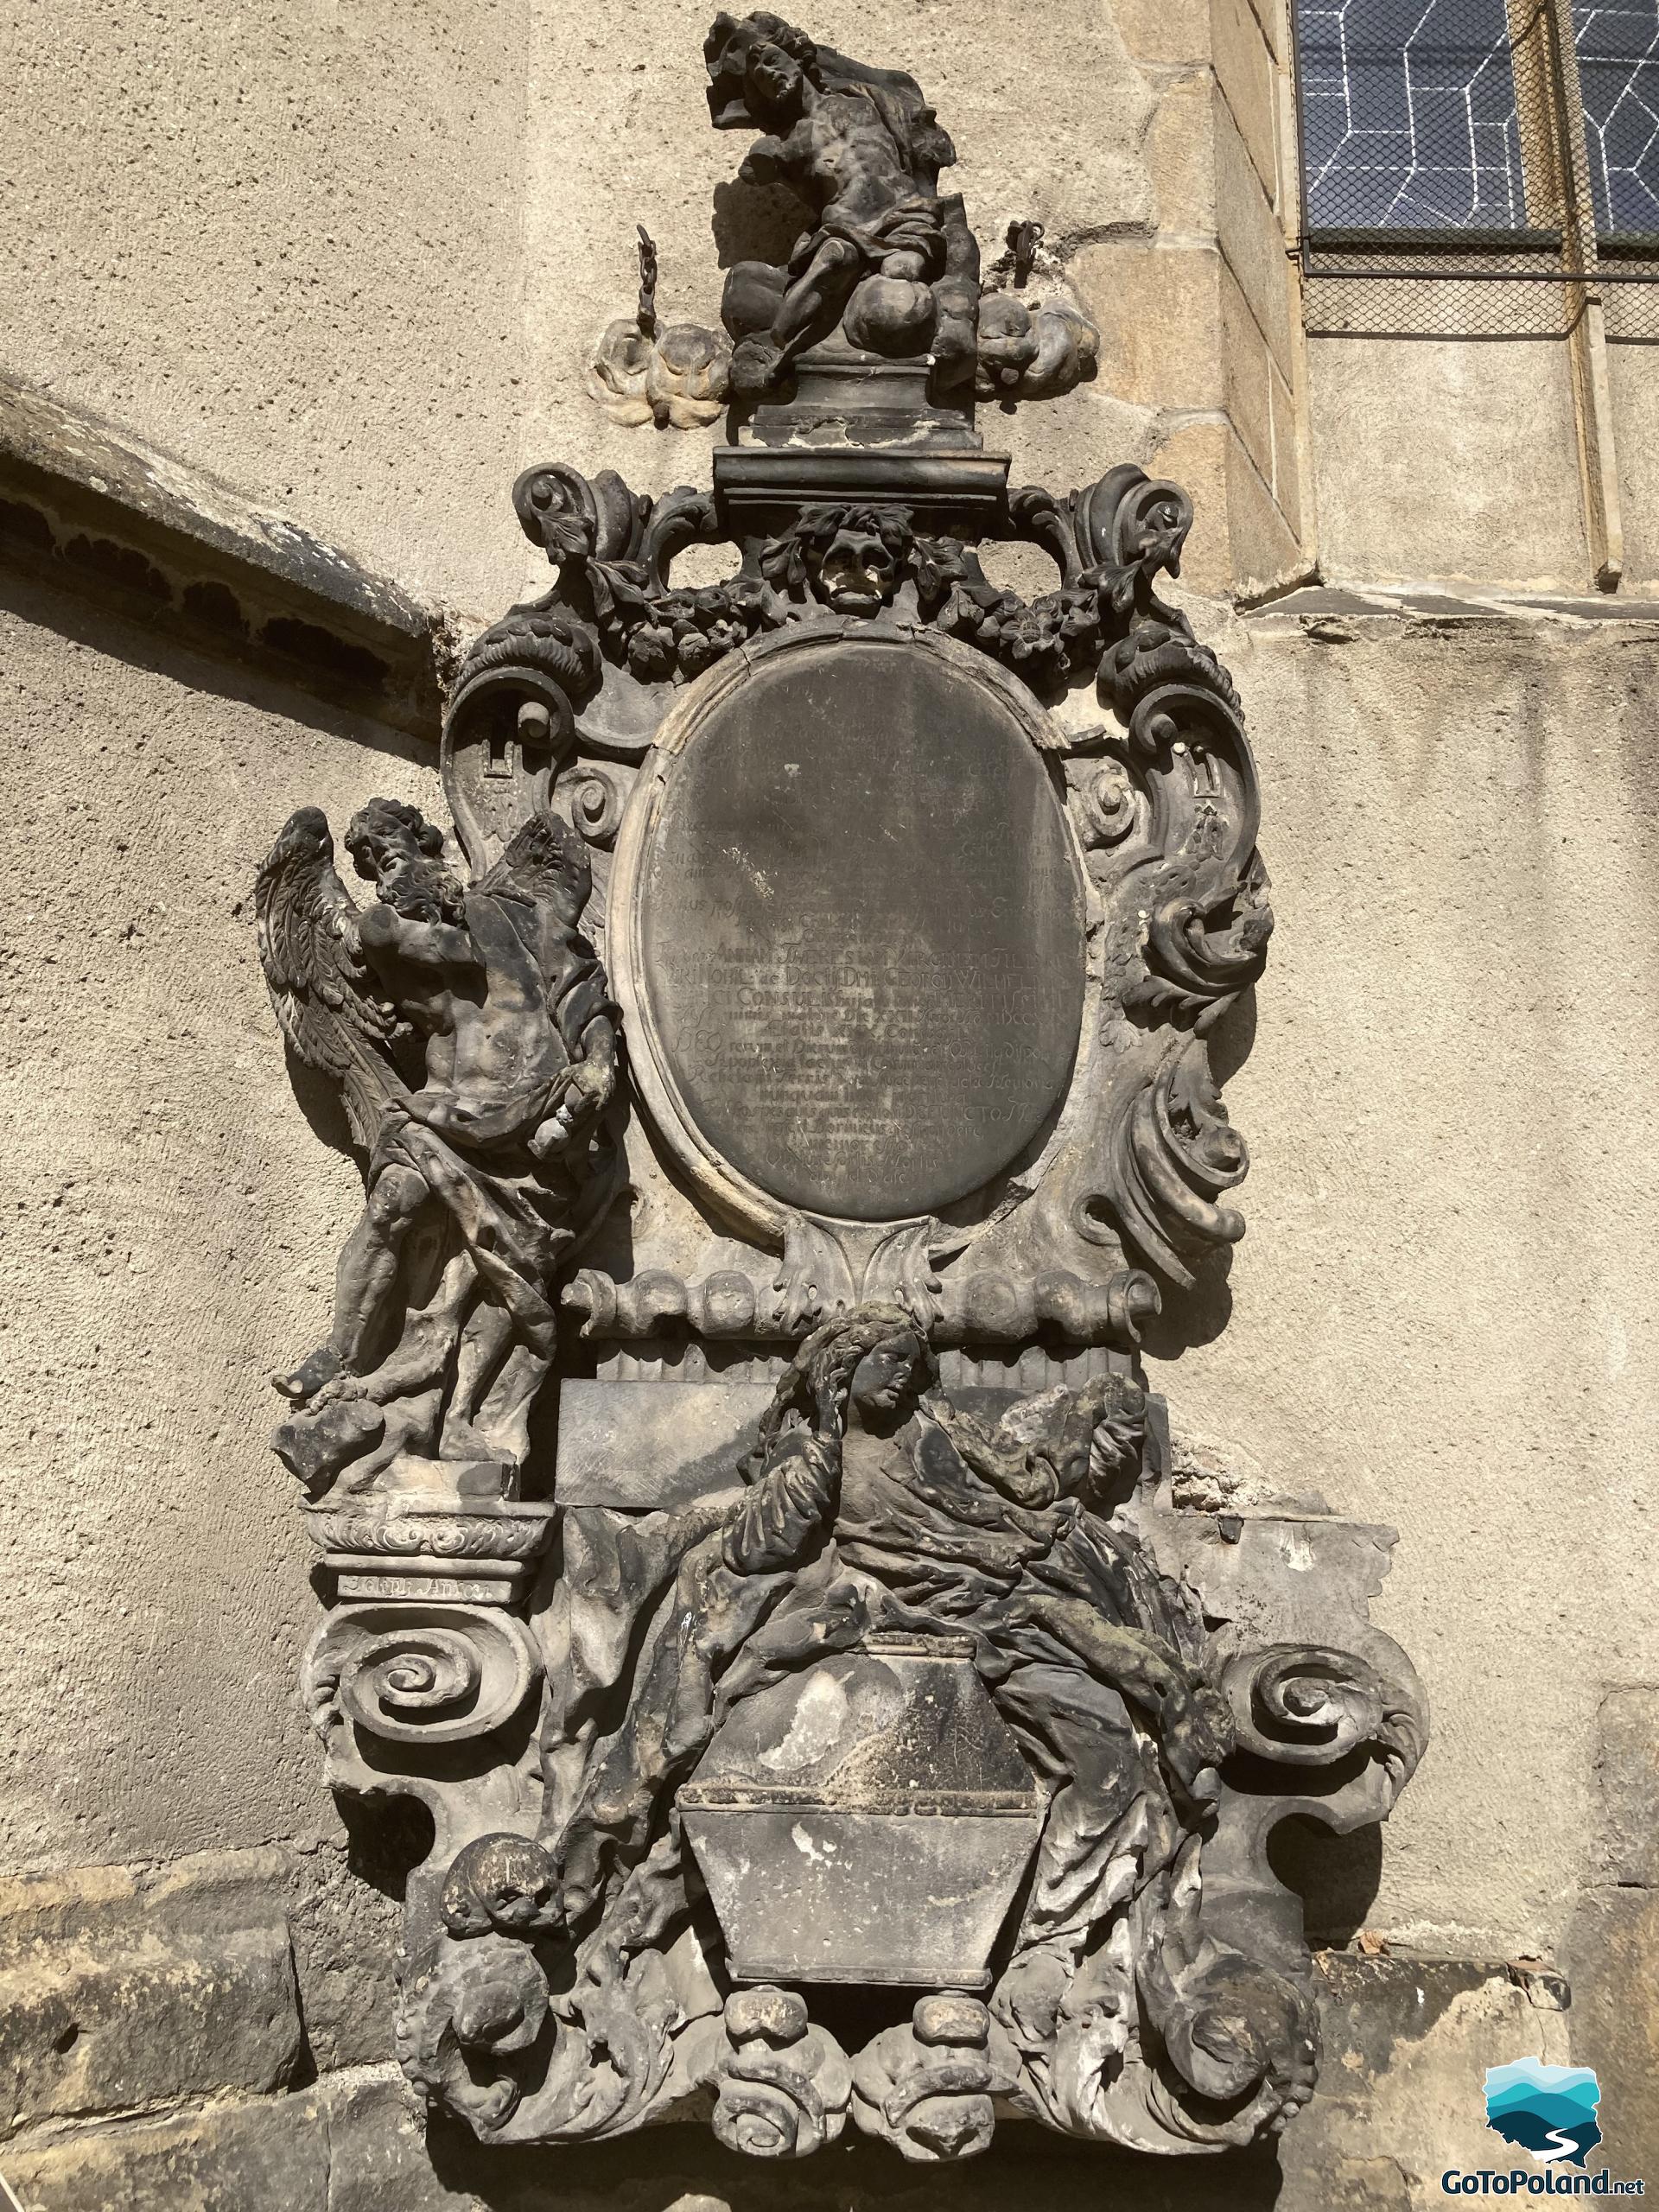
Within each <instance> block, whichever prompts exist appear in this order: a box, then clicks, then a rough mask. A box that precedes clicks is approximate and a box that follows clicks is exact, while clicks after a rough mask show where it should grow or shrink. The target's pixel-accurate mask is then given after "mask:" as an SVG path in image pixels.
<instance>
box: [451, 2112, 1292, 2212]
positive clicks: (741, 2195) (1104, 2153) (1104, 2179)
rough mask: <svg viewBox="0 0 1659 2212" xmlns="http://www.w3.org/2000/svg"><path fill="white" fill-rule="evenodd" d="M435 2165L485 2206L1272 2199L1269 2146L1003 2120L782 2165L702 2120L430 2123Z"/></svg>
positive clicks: (710, 2209) (1185, 2205) (702, 2209)
mask: <svg viewBox="0 0 1659 2212" xmlns="http://www.w3.org/2000/svg"><path fill="white" fill-rule="evenodd" d="M428 2140H429V2149H430V2152H431V2157H432V2164H433V2167H434V2170H435V2172H436V2173H437V2175H438V2177H439V2178H440V2179H441V2180H442V2181H443V2182H444V2183H446V2184H447V2185H448V2187H449V2188H451V2189H454V2190H463V2191H466V2190H470V2191H471V2192H472V2195H473V2196H474V2200H475V2201H476V2202H478V2203H479V2204H480V2205H482V2206H484V2207H486V2208H487V2212H553V2208H554V2207H555V2206H556V2207H557V2208H558V2212H669V2208H670V2207H671V2206H678V2207H679V2208H680V2212H721V2208H729V2212H777V2208H778V2206H779V2203H780V2202H784V2201H786V2202H787V2203H788V2205H789V2207H790V2212H863V2209H864V2208H865V2207H871V2208H876V2207H882V2208H886V2207H892V2208H893V2212H937V2208H938V2206H940V2205H941V2204H942V2203H944V2202H948V2203H949V2205H950V2212H1007V2208H1008V2207H1009V2206H1010V2205H1011V2204H1029V2205H1032V2206H1040V2207H1042V2208H1043V2212H1074V2209H1075V2212H1100V2208H1102V2207H1109V2206H1112V2205H1124V2206H1129V2205H1133V2206H1134V2207H1135V2212H1213V2208H1214V2207H1215V2206H1216V2205H1217V2204H1224V2205H1226V2206H1227V2208H1228V2212H1264V2208H1267V2207H1270V2206H1273V2205H1275V2204H1276V2203H1277V2202H1278V2201H1279V2193H1280V2190H1281V2186H1282V2183H1283V2176H1282V2174H1281V2170H1280V2164H1279V2158H1278V2154H1277V2152H1276V2150H1269V2151H1268V2152H1266V2153H1265V2154H1264V2153H1263V2152H1259V2151H1251V2152H1224V2153H1223V2154H1222V2155H1221V2156H1220V2157H1219V2158H1143V2157H1139V2156H1137V2155H1136V2154H1135V2152H1124V2151H1115V2150H1110V2149H1108V2148H1107V2147H1106V2146H1105V2145H1101V2144H1096V2143H1074V2142H1070V2141H1068V2140H1067V2139H1065V2137H1063V2136H1057V2135H1052V2134H1051V2133H1048V2131H1047V2130H1046V2129H1044V2128H1039V2127H1037V2126H1033V2125H1030V2124H1028V2123H1026V2122H1021V2121H1015V2122H1013V2123H1011V2124H1010V2123H1005V2124H1004V2125H1003V2126H1001V2127H1000V2128H999V2130H998V2132H997V2135H996V2139H995V2142H994V2143H993V2145H992V2146H991V2148H990V2149H989V2151H988V2152H986V2153H985V2155H984V2156H983V2157H982V2158H974V2159H971V2160H969V2162H968V2163H967V2164H964V2165H960V2166H951V2167H949V2168H944V2167H940V2166H937V2165H909V2164H906V2162H905V2161H904V2160H903V2159H902V2158H899V2157H898V2156H896V2155H895V2153H894V2152H893V2151H892V2150H891V2149H889V2147H888V2146H887V2145H886V2144H884V2143H873V2142H871V2141H870V2140H869V2139H868V2137H865V2136H860V2135H854V2134H852V2133H850V2132H849V2134H847V2135H846V2136H843V2137H842V2139H841V2141H840V2142H838V2143H834V2144H831V2145H829V2148H828V2149H826V2150H823V2151H820V2152H817V2155H816V2156H815V2157H813V2158H806V2159H803V2160H801V2161H800V2162H798V2163H796V2162H792V2161H791V2162H789V2163H787V2164H780V2163H779V2162H775V2161H772V2160H769V2159H760V2158H744V2157H742V2156H741V2155H740V2154H739V2153H738V2152H733V2151H727V2150H723V2149H722V2148H721V2145H719V2144H718V2143H717V2142H715V2139H714V2138H713V2136H711V2135H710V2134H709V2132H708V2130H707V2129H706V2128H704V2127H693V2126H668V2127H650V2128H646V2129H645V2130H644V2131H643V2132H642V2133H639V2134H637V2135H630V2136H625V2137H623V2138H621V2139H619V2140H618V2141H616V2142H614V2143H598V2144H590V2145H575V2144H573V2145H568V2146H566V2147H564V2148H562V2149H558V2150H555V2151H551V2152H550V2151H549V2150H547V2149H546V2148H545V2147H543V2148H540V2149H526V2150H523V2151H512V2150H505V2149H499V2148H496V2149H491V2150H488V2151H486V2150H484V2149H482V2148H481V2147H480V2145H479V2144H478V2143H477V2142H476V2141H474V2139H473V2138H472V2137H471V2136H470V2135H469V2134H467V2132H466V2131H465V2129H462V2128H458V2127H456V2126H454V2124H453V2123H441V2122H439V2121H436V2120H435V2121H434V2122H433V2123H432V2127H431V2133H430V2135H429V2139H428Z"/></svg>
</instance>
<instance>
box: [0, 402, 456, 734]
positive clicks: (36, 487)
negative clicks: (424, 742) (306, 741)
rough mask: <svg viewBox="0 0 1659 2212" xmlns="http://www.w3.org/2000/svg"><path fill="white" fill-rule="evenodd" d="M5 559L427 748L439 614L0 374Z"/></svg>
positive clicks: (197, 476)
mask: <svg viewBox="0 0 1659 2212" xmlns="http://www.w3.org/2000/svg"><path fill="white" fill-rule="evenodd" d="M0 555H3V556H4V557H5V558H7V559H8V560H10V562H11V563H12V564H13V565H15V566H18V567H22V568H23V569H26V570H28V571H29V573H31V574H35V575H40V576H41V577H42V578H43V579H45V580H49V581H53V582H59V583H60V584H69V585H72V586H73V587H74V588H77V589H79V590H80V591H82V592H83V593H86V594H89V595H90V596H92V597H94V598H97V599H99V600H101V601H105V602H108V603H110V604H111V605H113V606H114V607H116V608H117V609H118V611H119V612H120V613H123V614H125V615H127V616H129V617H132V618H136V619H137V620H140V621H142V622H143V623H144V624H146V625H147V626H151V627H154V628H156V629H160V630H163V631H165V632H168V633H169V634H171V635H175V636H178V637H181V638H182V639H184V640H185V641H186V642H188V644H190V645H194V646H195V647H196V648H197V649H198V650H200V651H206V652H211V653H213V654H214V655H216V656H218V657H219V658H227V657H228V658H234V659H236V660H238V661H243V662H250V663H251V664H254V665H256V666H257V667H260V668H262V669H264V670H265V671H268V672H270V673H271V674H274V675H277V676H279V677H285V678H286V679H287V680H288V681H289V682H290V683H297V684H299V685H300V686H302V688H303V689H304V690H308V691H310V692H312V693H314V694H315V695H316V696H320V697H322V698H325V699H327V700H328V701H329V702H331V703H332V704H335V705H339V706H342V707H346V708H347V709H353V710H354V711H357V712H360V713H364V714H368V715H374V716H375V717H377V718H378V720H380V721H387V722H390V723H391V724H392V725H393V726H394V727H396V728H399V729H404V730H407V731H409V732H410V733H411V734H414V735H416V736H420V737H427V738H430V739H432V740H433V741H435V740H436V737H437V734H438V718H439V714H440V711H441V706H442V683H443V680H444V677H445V676H446V674H447V671H448V664H449V661H450V659H451V658H452V645H451V640H450V636H449V625H448V618H447V617H446V616H445V615H444V614H443V613H441V612H439V611H438V610H435V609H433V608H430V607H423V606H420V605H418V604H417V603H416V601H414V600H412V599H410V597H409V596H408V594H406V593H404V591H402V590H400V589H399V588H398V587H397V585H396V584H393V583H391V582H387V581H386V580H385V578H384V577H381V576H377V575H373V574H372V572H371V571H370V570H368V569H365V568H363V567H361V566H360V565H359V563H357V562H356V561H354V560H353V558H352V557H351V556H350V555H349V554H347V553H345V552H342V551H341V550H340V548H339V547H337V546H333V545H328V544H326V543H323V541H322V540H321V539H320V538H316V537H312V536H311V534H310V533H309V531H305V530H302V529H301V528H299V527H298V526H297V525H296V524H293V523H289V522H286V521H283V519H282V518H280V517H278V516H276V515H271V514H269V513H266V512H264V511H262V510H261V509H259V508H257V507H254V506H251V505H249V503H248V502H247V501H246V500H245V499H244V498H243V497H242V495H241V494H240V493H238V492H236V491H234V490H233V489H232V487H231V486H229V485H227V484H225V483H223V482H221V481H220V480H219V478H217V477H215V476H213V475H210V474H208V473H207V471H205V470H202V469H198V468H196V467H193V466H192V465H191V464H189V463H188V462H186V461H181V460H179V459H178V458H176V457H175V455H172V454H167V453H163V452H162V451H161V450H160V449H159V448H155V447H151V446H148V445H145V444H144V443H143V442H141V441H140V440H138V439H137V438H135V437H133V436H131V435H130V434H129V433H127V432H126V431H124V430H121V429H117V428H116V427H115V426H114V425H113V424H111V423H105V422H103V421H101V420H100V419H99V417H98V416H94V415H90V414H86V413H84V412H82V411H80V410H77V409H74V408H71V407H67V406H65V405H64V404H62V402H60V401H59V400H56V399H54V398H52V397H49V396H48V394H46V393H44V392H41V391H35V390H34V389H33V388H31V387H29V386H28V385H22V384H18V383H16V382H15V381H13V380H11V379H10V378H0Z"/></svg>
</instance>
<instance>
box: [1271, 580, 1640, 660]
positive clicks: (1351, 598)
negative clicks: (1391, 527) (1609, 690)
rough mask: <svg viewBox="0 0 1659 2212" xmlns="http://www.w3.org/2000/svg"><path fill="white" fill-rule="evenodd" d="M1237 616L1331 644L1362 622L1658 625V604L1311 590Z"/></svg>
mask: <svg viewBox="0 0 1659 2212" xmlns="http://www.w3.org/2000/svg"><path fill="white" fill-rule="evenodd" d="M1239 611H1240V613H1241V614H1242V615H1243V617H1244V619H1245V620H1247V621H1248V622H1249V624H1250V626H1251V627H1252V628H1253V629H1254V628H1263V629H1265V628H1269V627H1274V626H1281V625H1288V624H1290V623H1293V622H1294V623H1300V624H1301V625H1302V626H1304V627H1305V628H1306V629H1307V631H1308V632H1309V633H1310V635H1312V636H1313V637H1314V638H1316V639H1320V640H1322V641H1323V642H1325V643H1327V644H1332V645H1341V644H1344V643H1346V642H1348V640H1349V639H1351V637H1354V636H1357V635H1359V634H1362V633H1361V632H1358V631H1357V630H1356V629H1354V628H1353V627H1352V626H1353V625H1355V624H1358V623H1365V622H1369V623H1376V622H1380V621H1386V622H1401V621H1408V622H1412V623H1414V624H1417V625H1419V626H1430V627H1433V626H1439V625H1441V624H1446V625H1452V626H1456V625H1467V624H1470V623H1476V622H1484V623H1493V622H1502V623H1508V624H1526V625H1530V626H1534V627H1538V626H1543V625H1545V624H1548V623H1555V624H1561V623H1565V624H1567V625H1569V626H1572V625H1578V626H1586V627H1597V628H1605V626H1607V625H1608V624H1610V623H1612V624H1620V623H1630V622H1638V623H1640V622H1651V623H1654V624H1656V625H1659V599H1635V598H1630V599H1619V598H1614V597H1611V596H1609V595H1607V594H1603V593H1595V594H1590V593H1586V594H1583V595H1582V596H1573V594H1568V593H1565V592H1506V591H1497V590H1493V589H1491V588H1489V587H1487V586H1484V585H1478V584H1471V585H1466V586H1459V585H1455V584H1449V583H1448V584H1433V583H1418V584H1370V583H1365V584H1309V585H1304V586H1302V587H1300V588H1298V589H1296V590H1294V591H1289V592H1285V593H1281V594H1280V595H1279V596H1278V597H1276V598H1273V599H1265V600H1262V601H1260V602H1259V603H1258V604H1256V605H1255V606H1254V607H1242V608H1241V609H1240V610H1239Z"/></svg>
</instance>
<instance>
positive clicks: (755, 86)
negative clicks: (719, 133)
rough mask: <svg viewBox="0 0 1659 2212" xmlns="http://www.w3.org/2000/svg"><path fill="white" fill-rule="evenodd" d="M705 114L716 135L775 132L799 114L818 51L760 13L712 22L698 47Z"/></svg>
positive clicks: (786, 25)
mask: <svg viewBox="0 0 1659 2212" xmlns="http://www.w3.org/2000/svg"><path fill="white" fill-rule="evenodd" d="M702 57H703V60H704V62H705V64H706V65H707V67H708V70H709V113H710V114H711V115H712V116H713V118H714V120H715V128H716V130H741V129H743V128H744V127H745V126H747V125H751V124H759V125H760V127H761V128H762V129H763V130H778V129H780V128H783V127H785V126H786V125H787V124H791V123H792V122H793V121H794V120H795V119H796V118H797V117H798V115H799V114H800V112H801V107H802V102H803V97H804V92H805V88H806V86H807V84H808V83H809V82H811V83H814V84H816V83H817V81H818V69H817V60H818V49H817V45H816V44H815V43H814V41H812V40H811V39H810V38H809V37H808V35H807V34H806V33H805V32H804V31H801V30H797V29H796V28H795V26H794V25H793V24H792V23H786V22H785V21H784V19H783V17H782V16H774V15H772V14H770V13H768V12H766V11H765V10H761V11H759V12H757V13H755V14H754V15H751V16H744V17H743V19H742V21H741V22H739V21H738V20H737V19H736V17H734V16H728V15H726V14H724V13H721V15H718V16H715V20H714V24H713V27H712V28H711V29H710V30H709V35H708V37H707V38H706V39H705V40H704V41H703V47H702Z"/></svg>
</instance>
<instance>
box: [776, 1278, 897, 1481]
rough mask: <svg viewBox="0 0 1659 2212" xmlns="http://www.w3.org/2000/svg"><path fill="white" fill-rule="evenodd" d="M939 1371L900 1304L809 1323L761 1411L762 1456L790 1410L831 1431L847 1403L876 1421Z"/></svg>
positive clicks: (892, 1414)
mask: <svg viewBox="0 0 1659 2212" xmlns="http://www.w3.org/2000/svg"><path fill="white" fill-rule="evenodd" d="M937 1381H938V1369H937V1367H936V1366H935V1363H934V1360H933V1355H932V1353H931V1351H929V1350H928V1345H927V1338H926V1337H925V1335H924V1334H923V1332H922V1331H921V1330H920V1329H919V1328H918V1326H917V1325H916V1323H915V1321H914V1319H912V1316H911V1315H910V1314H909V1313H906V1311H905V1309H904V1307H903V1306H860V1307H859V1308H858V1309H857V1310H856V1312H855V1313H843V1314H838V1315H837V1316H836V1318H835V1319H833V1320H829V1321H826V1322H824V1323H823V1325H822V1327H820V1328H817V1329H815V1330H814V1331H813V1332H812V1333H811V1335H810V1337H807V1338H805V1339H804V1341H803V1343H802V1344H801V1346H800V1349H799V1350H798V1351H797V1353H796V1354H795V1357H794V1358H793V1359H792V1360H791V1362H790V1363H789V1365H788V1366H787V1367H786V1368H785V1370H784V1372H783V1375H782V1376H781V1377H780V1378H779V1383H778V1388H777V1389H776V1390H775V1391H774V1392H773V1393H772V1403H771V1404H770V1405H769V1406H768V1407H767V1408H766V1413H765V1414H763V1415H762V1417H761V1421H760V1441H759V1444H758V1446H757V1452H756V1456H757V1459H762V1460H764V1459H765V1458H766V1453H767V1452H769V1451H770V1449H771V1447H772V1444H773V1442H774V1441H775V1440H776V1439H777V1437H778V1435H779V1432H780V1430H781V1429H782V1428H783V1427H784V1425H785V1421H788V1420H789V1419H790V1418H791V1415H794V1416H798V1418H799V1419H800V1420H802V1421H804V1422H805V1423H806V1424H807V1425H808V1426H809V1427H812V1428H814V1429H816V1430H817V1433H819V1435H821V1436H822V1435H829V1436H836V1437H838V1436H839V1435H840V1434H841V1433H842V1430H843V1429H844V1428H845V1427H846V1423H847V1414H848V1408H849V1403H850V1404H851V1405H852V1406H853V1407H854V1408H855V1409H856V1411H857V1412H858V1413H859V1414H861V1416H868V1417H869V1418H871V1419H873V1420H874V1421H877V1422H878V1423H879V1424H880V1425H882V1426H886V1425H887V1424H888V1423H889V1422H891V1421H894V1420H896V1419H898V1418H899V1416H901V1415H902V1414H905V1413H906V1412H908V1411H909V1409H910V1408H911V1407H912V1405H913V1404H914V1403H915V1402H916V1400H917V1399H918V1397H920V1396H921V1395H922V1394H923V1393H924V1392H925V1390H927V1389H929V1388H930V1387H931V1385H932V1384H933V1383H936V1382H937Z"/></svg>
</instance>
